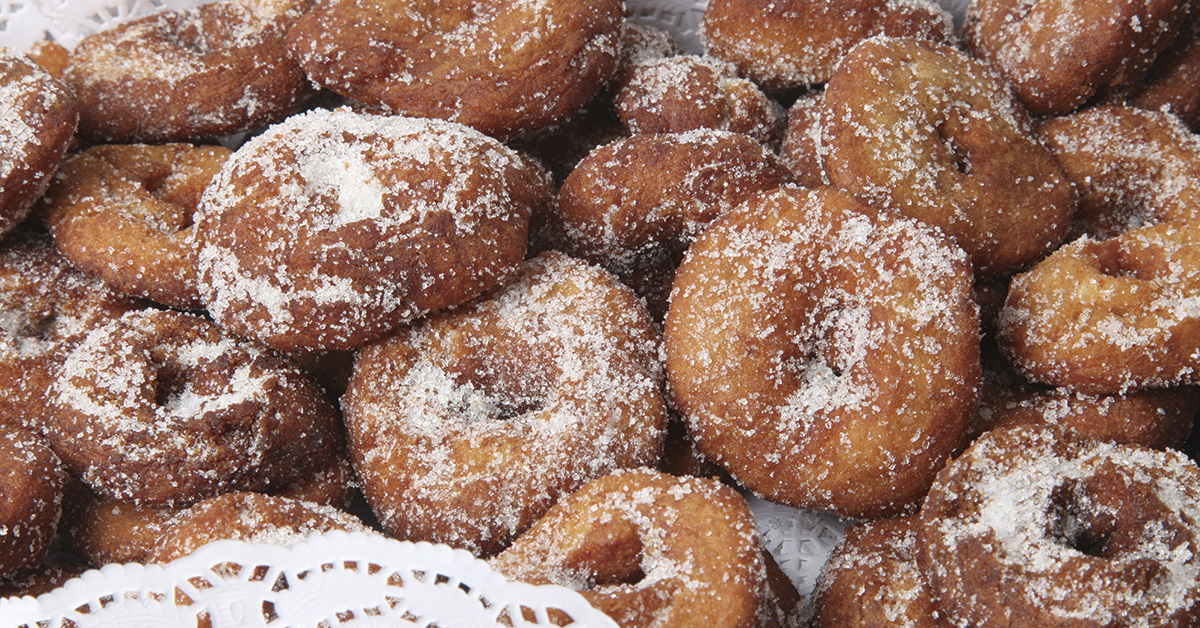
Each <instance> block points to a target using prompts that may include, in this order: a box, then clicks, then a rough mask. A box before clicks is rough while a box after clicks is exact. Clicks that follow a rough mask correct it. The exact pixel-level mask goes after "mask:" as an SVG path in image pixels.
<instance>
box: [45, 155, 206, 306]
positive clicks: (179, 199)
mask: <svg viewBox="0 0 1200 628" xmlns="http://www.w3.org/2000/svg"><path fill="white" fill-rule="evenodd" d="M229 155H230V150H229V149H227V148H224V147H222V146H193V145H191V144H166V145H157V146H155V145H146V144H131V145H102V146H95V147H92V148H89V149H87V150H85V151H83V152H80V153H76V154H75V155H72V156H71V157H69V158H67V160H66V161H65V162H64V163H63V165H62V167H61V168H60V169H59V172H58V174H57V175H56V176H55V178H54V183H53V184H52V185H51V186H50V189H49V190H48V191H47V192H46V196H45V198H43V200H42V205H41V216H42V220H43V222H44V223H45V224H46V226H47V227H48V228H49V229H50V232H51V233H52V234H53V236H54V244H55V246H57V247H58V249H59V250H60V251H62V253H63V255H65V256H66V257H67V258H68V259H70V260H71V262H72V263H73V264H75V265H76V266H77V267H78V268H80V269H83V270H85V271H87V272H89V273H91V274H93V275H96V276H98V277H101V278H102V279H104V280H105V281H106V282H108V284H109V285H111V286H113V287H114V288H116V289H118V290H120V291H122V292H125V293H126V294H130V295H133V296H138V297H145V298H148V299H151V300H153V301H155V302H157V303H161V304H163V305H167V306H171V307H176V308H182V309H189V310H198V309H201V308H202V307H203V305H202V303H201V301H200V292H199V289H198V288H197V285H196V267H195V257H196V253H195V242H194V238H193V235H192V234H193V230H192V214H193V213H195V211H196V208H197V206H198V205H199V204H200V195H201V194H203V193H204V188H206V187H207V186H208V184H209V182H210V181H212V178H213V176H214V175H216V173H217V172H218V171H220V169H221V166H222V165H223V164H224V163H225V160H226V159H228V157H229Z"/></svg>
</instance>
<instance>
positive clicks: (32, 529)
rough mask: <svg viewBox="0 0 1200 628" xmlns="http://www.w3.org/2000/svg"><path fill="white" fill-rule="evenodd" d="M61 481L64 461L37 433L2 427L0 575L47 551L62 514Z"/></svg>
mask: <svg viewBox="0 0 1200 628" xmlns="http://www.w3.org/2000/svg"><path fill="white" fill-rule="evenodd" d="M65 480H66V473H65V472H64V471H63V468H62V463H61V462H59V459H58V456H56V455H54V452H53V451H52V450H51V449H50V447H49V446H47V445H46V443H45V441H44V440H43V439H42V438H41V437H39V436H37V435H36V434H34V433H33V432H29V431H26V430H22V429H13V428H8V427H4V428H0V486H3V487H4V490H3V491H0V576H8V575H10V574H12V573H14V572H15V571H16V570H18V569H19V568H21V567H25V566H28V565H33V564H37V563H38V562H40V561H41V560H42V558H43V557H44V556H45V555H46V551H47V550H48V549H49V548H50V541H51V540H53V539H54V534H55V533H56V532H57V530H58V520H59V517H60V516H61V515H62V499H63V482H64V481H65Z"/></svg>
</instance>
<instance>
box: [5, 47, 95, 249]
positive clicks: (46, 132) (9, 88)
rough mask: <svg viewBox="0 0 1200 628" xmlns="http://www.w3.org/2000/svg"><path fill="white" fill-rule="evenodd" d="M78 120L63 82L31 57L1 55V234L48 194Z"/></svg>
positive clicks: (20, 219)
mask: <svg viewBox="0 0 1200 628" xmlns="http://www.w3.org/2000/svg"><path fill="white" fill-rule="evenodd" d="M78 121H79V110H78V108H77V107H76V106H75V101H74V99H73V98H72V97H71V94H70V93H69V92H68V91H67V88H66V87H65V86H64V85H63V84H62V83H60V82H58V80H56V79H55V78H54V77H52V76H51V75H50V74H49V73H48V72H47V71H46V70H44V69H42V68H41V67H40V66H38V65H36V64H35V63H33V62H32V61H30V60H29V59H27V58H25V57H21V56H15V55H11V54H7V53H4V52H3V51H0V137H2V138H3V141H2V142H0V236H3V235H4V234H6V233H8V232H9V231H12V230H13V228H14V227H16V226H17V225H18V224H19V223H20V222H21V221H22V220H24V219H25V217H26V216H28V215H29V211H30V209H32V208H33V204H34V203H35V202H36V201H37V200H38V198H39V197H41V195H42V193H43V192H45V191H46V186H48V185H50V179H51V178H52V177H53V176H54V171H55V169H56V168H58V164H59V162H60V161H61V160H62V158H63V155H64V154H65V153H66V152H67V147H68V146H69V145H70V143H71V139H72V137H74V134H75V125H76V123H77V122H78Z"/></svg>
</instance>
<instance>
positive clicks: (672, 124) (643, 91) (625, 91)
mask: <svg viewBox="0 0 1200 628" xmlns="http://www.w3.org/2000/svg"><path fill="white" fill-rule="evenodd" d="M616 108H617V114H618V115H619V116H620V117H621V121H622V122H623V123H624V124H625V127H626V128H628V129H629V131H630V133H634V134H638V133H686V132H687V131H694V130H696V129H717V130H721V131H732V132H735V133H743V134H745V135H749V136H750V137H753V138H754V139H756V140H758V141H759V142H762V143H763V144H766V145H768V146H775V145H778V144H779V140H780V137H782V135H783V129H784V125H785V112H784V110H783V107H782V106H781V105H780V104H779V103H777V102H775V101H774V100H772V99H771V98H770V97H769V96H767V95H766V94H764V93H762V91H761V90H759V88H758V86H757V85H755V84H754V83H753V82H751V81H749V80H747V79H744V78H741V77H739V76H738V74H737V68H736V67H735V66H734V65H733V64H732V63H729V62H728V61H722V60H720V59H717V58H716V57H712V56H707V55H704V56H698V55H676V56H671V57H663V58H660V59H653V60H650V61H643V62H640V63H636V64H634V65H632V66H631V67H630V68H628V69H627V70H626V73H625V81H624V82H623V83H622V84H621V88H620V91H618V92H617V97H616Z"/></svg>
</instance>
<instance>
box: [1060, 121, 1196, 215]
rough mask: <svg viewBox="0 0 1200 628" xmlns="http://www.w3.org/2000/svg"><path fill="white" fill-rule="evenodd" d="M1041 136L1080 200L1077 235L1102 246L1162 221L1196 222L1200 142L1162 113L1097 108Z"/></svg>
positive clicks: (1061, 123) (1186, 129) (1189, 131)
mask: <svg viewBox="0 0 1200 628" xmlns="http://www.w3.org/2000/svg"><path fill="white" fill-rule="evenodd" d="M1038 134H1039V135H1040V136H1041V137H1042V138H1043V140H1044V141H1045V143H1046V146H1047V147H1048V148H1050V150H1051V152H1053V153H1054V156H1055V158H1056V159H1058V162H1059V164H1061V165H1062V168H1063V173H1064V174H1066V176H1067V178H1068V179H1070V180H1071V182H1072V183H1074V184H1075V190H1076V191H1077V192H1078V193H1079V195H1080V203H1079V210H1078V211H1077V212H1076V215H1075V219H1074V222H1075V223H1076V225H1075V230H1076V231H1079V232H1082V233H1087V234H1088V235H1091V236H1092V237H1095V238H1099V239H1104V238H1110V237H1113V236H1115V235H1118V234H1120V233H1122V232H1124V231H1128V230H1130V229H1136V228H1138V227H1143V226H1146V225H1152V224H1155V223H1159V222H1180V223H1182V222H1200V137H1197V136H1196V135H1195V134H1193V133H1192V132H1191V130H1190V129H1188V128H1187V127H1186V126H1184V124H1183V122H1182V121H1181V120H1179V118H1177V117H1175V116H1173V115H1171V114H1169V113H1166V112H1164V111H1147V110H1145V109H1135V108H1133V107H1122V106H1115V105H1110V106H1099V107H1092V108H1090V109H1085V110H1081V111H1078V112H1075V113H1072V114H1069V115H1065V116H1059V117H1057V118H1050V119H1048V120H1046V121H1045V122H1043V123H1042V124H1041V125H1040V126H1039V127H1038Z"/></svg>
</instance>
